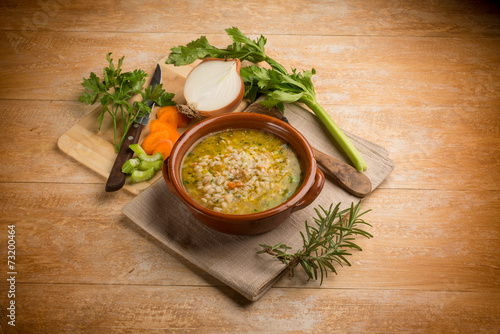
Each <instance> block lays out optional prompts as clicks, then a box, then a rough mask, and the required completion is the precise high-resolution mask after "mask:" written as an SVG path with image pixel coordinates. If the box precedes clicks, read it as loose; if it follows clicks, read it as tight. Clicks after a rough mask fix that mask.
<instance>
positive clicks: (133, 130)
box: [105, 123, 143, 192]
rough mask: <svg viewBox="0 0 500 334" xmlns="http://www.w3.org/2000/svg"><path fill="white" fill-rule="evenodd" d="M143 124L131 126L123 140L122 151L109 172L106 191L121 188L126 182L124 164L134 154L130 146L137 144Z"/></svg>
mask: <svg viewBox="0 0 500 334" xmlns="http://www.w3.org/2000/svg"><path fill="white" fill-rule="evenodd" d="M142 128H143V125H142V124H140V123H134V124H132V126H131V127H130V129H129V130H128V132H127V135H126V136H125V140H124V141H123V144H122V147H121V148H120V152H118V155H117V156H116V160H115V163H114V165H113V168H112V169H111V172H110V173H109V177H108V181H107V182H106V188H105V189H106V191H107V192H112V191H117V190H120V189H121V188H122V187H123V185H124V184H125V176H126V175H125V174H124V173H122V166H123V164H124V163H125V162H126V161H127V160H128V159H130V158H131V157H132V155H134V152H133V151H132V150H131V149H130V148H129V146H130V145H132V144H136V143H137V142H138V141H139V137H140V136H141V131H142Z"/></svg>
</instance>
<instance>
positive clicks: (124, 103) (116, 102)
mask: <svg viewBox="0 0 500 334" xmlns="http://www.w3.org/2000/svg"><path fill="white" fill-rule="evenodd" d="M124 58H125V57H122V58H120V59H119V60H118V65H117V66H116V67H115V65H114V64H113V59H111V53H108V54H107V55H106V60H107V61H108V67H105V68H104V70H103V79H100V78H99V77H98V76H97V75H96V74H95V73H94V72H91V73H90V76H89V78H88V79H85V78H83V82H82V86H83V87H84V88H85V91H84V92H83V93H82V95H81V96H80V97H79V98H78V101H80V102H82V103H85V104H94V103H96V102H97V100H99V102H100V103H101V105H102V112H101V113H100V115H99V118H98V119H99V127H98V128H99V130H100V129H101V126H102V121H103V118H104V115H105V114H106V113H108V114H109V115H110V116H111V118H112V120H113V131H114V144H115V150H116V152H117V153H118V151H119V150H120V147H121V145H122V143H123V141H124V140H125V136H126V134H127V131H128V130H129V128H130V126H131V125H132V123H133V122H134V121H135V120H136V119H137V117H143V116H146V115H148V114H150V113H151V108H150V107H149V105H148V102H151V101H154V102H155V103H156V104H157V105H159V106H168V105H175V102H174V101H172V98H173V97H174V94H172V93H167V92H165V90H164V89H163V88H162V87H163V85H162V84H159V85H156V86H155V88H154V89H151V87H150V86H149V87H147V88H146V89H144V84H145V83H146V77H148V74H147V73H146V72H144V71H143V70H137V69H136V70H134V71H132V72H122V68H121V67H122V64H123V59H124ZM137 94H140V95H141V96H142V102H138V101H135V102H133V103H132V104H131V103H130V102H129V100H130V99H131V98H132V97H133V96H135V95H137ZM120 118H121V122H122V128H123V134H122V135H121V137H120V136H119V134H118V127H119V125H118V123H119V122H120V120H119V119H120Z"/></svg>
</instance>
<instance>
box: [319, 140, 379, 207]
mask: <svg viewBox="0 0 500 334" xmlns="http://www.w3.org/2000/svg"><path fill="white" fill-rule="evenodd" d="M313 152H314V156H315V157H316V162H317V163H318V165H320V166H321V167H322V168H323V172H324V173H325V175H326V176H327V177H329V178H330V179H334V180H335V181H337V183H338V184H339V185H340V186H341V187H342V188H344V189H345V190H347V191H348V192H349V193H351V194H353V195H354V196H357V197H365V196H366V195H368V194H369V193H370V192H371V191H372V183H371V181H370V179H369V178H368V177H367V176H366V175H365V174H363V173H361V172H358V170H356V168H354V167H352V166H350V165H348V164H346V163H345V162H343V161H340V160H338V159H335V158H334V157H331V156H329V155H327V154H325V153H323V152H321V151H318V150H317V149H315V148H314V147H313Z"/></svg>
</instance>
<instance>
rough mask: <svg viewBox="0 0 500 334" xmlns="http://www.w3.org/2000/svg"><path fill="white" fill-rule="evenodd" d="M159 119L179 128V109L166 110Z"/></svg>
mask: <svg viewBox="0 0 500 334" xmlns="http://www.w3.org/2000/svg"><path fill="white" fill-rule="evenodd" d="M158 120H160V121H163V122H166V123H170V124H172V125H173V126H175V127H176V128H177V111H174V112H170V111H165V112H164V113H162V114H161V115H160V116H159V117H158Z"/></svg>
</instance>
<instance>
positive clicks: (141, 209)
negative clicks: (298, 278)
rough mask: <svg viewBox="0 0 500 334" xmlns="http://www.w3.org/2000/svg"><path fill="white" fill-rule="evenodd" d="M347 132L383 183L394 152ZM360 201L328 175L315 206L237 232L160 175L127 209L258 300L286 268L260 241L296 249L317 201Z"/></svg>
mask: <svg viewBox="0 0 500 334" xmlns="http://www.w3.org/2000/svg"><path fill="white" fill-rule="evenodd" d="M285 116H286V117H287V118H288V120H289V122H290V124H292V125H293V126H294V127H295V128H297V129H298V130H299V131H300V132H301V133H302V134H304V136H305V137H306V138H307V139H308V140H309V142H310V144H311V145H312V146H314V147H315V148H317V149H318V150H320V151H323V152H324V153H327V154H329V155H331V156H334V157H337V158H339V159H341V160H344V161H346V159H345V158H344V157H343V156H342V155H341V154H340V153H339V151H338V150H337V149H336V148H335V147H334V146H333V145H332V142H331V141H330V139H329V136H328V134H327V133H326V132H325V131H324V130H323V127H322V125H321V124H320V123H319V121H318V120H317V119H316V117H315V116H314V115H313V114H312V113H310V112H308V111H306V110H304V109H303V108H302V107H301V106H299V105H295V104H291V105H288V106H287V109H286V110H285ZM346 135H347V136H348V137H349V138H350V139H351V141H352V143H353V144H354V146H356V148H357V149H358V150H359V152H360V153H361V155H362V156H363V157H364V159H365V161H366V163H367V165H368V169H367V171H366V172H365V173H366V175H367V176H368V178H369V179H370V180H371V182H372V187H373V189H375V188H377V187H378V186H379V185H380V183H382V181H383V180H384V179H385V178H386V177H387V176H388V175H389V173H390V172H391V171H392V169H393V168H394V162H393V161H392V160H390V159H389V158H388V152H387V151H386V150H385V149H384V148H383V147H381V146H379V145H377V144H374V143H372V142H369V141H367V140H364V139H362V138H360V137H358V136H355V135H352V134H349V133H346ZM358 201H359V198H357V197H355V196H352V195H350V194H348V193H347V192H345V191H344V190H342V189H341V188H339V187H338V186H337V185H335V184H334V183H332V182H331V181H328V180H327V181H326V183H325V186H324V188H323V190H322V192H321V194H320V195H319V196H318V198H317V199H316V200H315V201H314V202H313V203H312V204H311V205H310V206H308V207H307V208H305V209H303V210H300V211H297V212H295V213H293V214H292V216H291V217H290V218H289V219H288V220H287V221H285V222H284V223H283V224H281V225H280V226H279V227H278V228H276V229H275V230H273V231H270V232H267V233H264V234H261V235H257V236H233V235H226V234H222V233H219V232H216V231H213V230H211V229H209V228H207V227H205V226H204V225H203V224H201V223H200V222H198V221H197V220H195V219H194V218H193V217H192V216H191V215H190V213H189V212H188V211H187V209H186V208H185V206H184V204H183V203H182V202H181V201H180V200H179V199H178V198H177V197H176V196H174V195H173V194H171V193H170V191H169V190H168V188H167V186H166V184H165V181H164V180H163V179H159V180H158V181H157V182H155V183H154V184H153V185H152V186H151V187H149V188H148V189H146V190H145V191H144V192H142V193H141V194H140V195H138V196H137V197H136V198H134V199H133V200H132V201H131V202H130V203H128V204H127V205H126V206H125V207H124V208H123V212H124V213H125V215H126V216H128V217H129V218H130V219H132V220H133V221H134V222H135V223H136V224H137V225H139V226H140V227H142V228H143V229H144V230H145V231H147V232H148V233H149V234H151V235H152V236H153V237H155V238H156V239H158V240H159V241H160V242H162V243H163V244H165V245H166V246H167V247H168V248H170V249H171V250H172V251H174V252H176V253H178V254H179V255H181V256H183V257H184V258H185V259H187V260H188V261H190V262H191V263H193V264H195V265H196V266H198V267H199V268H201V269H202V270H205V271H206V272H208V273H209V274H210V275H212V276H213V277H215V278H217V279H218V280H220V281H221V282H223V283H224V284H227V285H228V286H230V287H231V288H233V289H235V290H236V291H238V292H239V293H241V294H242V295H243V296H245V297H246V298H248V299H249V300H252V301H255V300H258V299H259V298H260V297H262V295H263V294H264V293H265V292H266V291H267V290H269V289H270V288H271V287H272V285H273V284H274V283H275V282H276V281H277V280H278V279H279V278H280V276H281V274H282V273H283V272H284V271H285V269H286V268H285V266H284V265H283V264H282V263H281V262H279V261H278V260H275V259H273V258H272V257H271V256H270V255H268V254H257V251H259V250H260V248H259V244H268V245H274V244H277V243H279V242H283V243H286V244H287V245H288V246H291V247H292V251H295V250H297V249H299V248H301V246H302V238H301V236H300V233H299V231H303V230H304V222H305V221H306V220H307V221H308V222H312V221H313V217H314V216H315V215H316V214H315V212H314V208H315V207H318V206H319V205H321V206H323V207H325V208H328V207H329V206H330V204H331V203H333V204H334V205H335V204H337V203H339V202H340V203H342V204H341V208H347V207H348V206H350V204H351V203H352V202H354V203H357V202H358ZM363 209H369V208H363ZM357 256H362V254H360V255H357Z"/></svg>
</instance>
